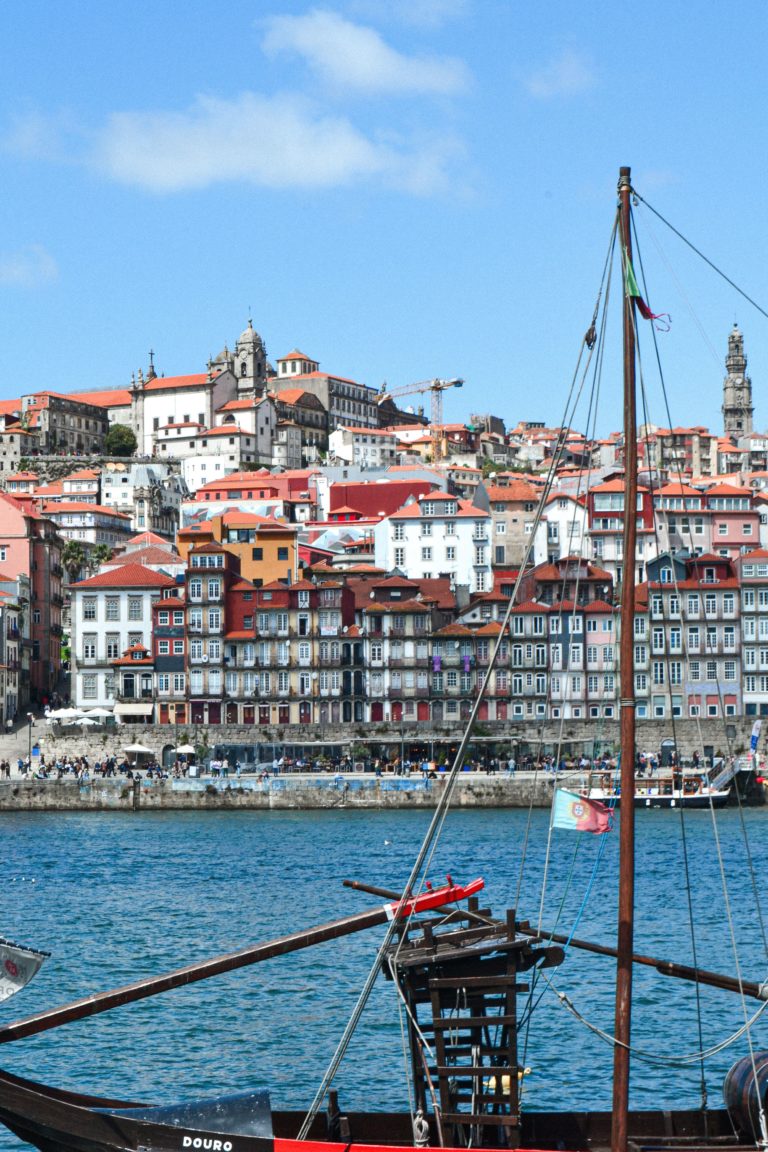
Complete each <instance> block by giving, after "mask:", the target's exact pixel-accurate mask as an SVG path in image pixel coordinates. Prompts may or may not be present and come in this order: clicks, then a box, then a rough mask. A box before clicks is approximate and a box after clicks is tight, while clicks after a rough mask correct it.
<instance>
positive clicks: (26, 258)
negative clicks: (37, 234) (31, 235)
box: [0, 244, 59, 288]
mask: <svg viewBox="0 0 768 1152" xmlns="http://www.w3.org/2000/svg"><path fill="white" fill-rule="evenodd" d="M58 275H59V269H58V267H57V264H56V261H55V260H54V258H53V256H51V254H50V253H49V252H47V251H46V250H45V248H43V246H42V245H41V244H30V245H28V246H27V247H26V248H20V249H19V250H18V251H16V252H8V253H5V254H4V253H2V252H0V285H3V286H6V287H11V288H37V287H39V286H40V285H41V284H49V283H50V282H51V281H52V280H56V279H57V278H58Z"/></svg>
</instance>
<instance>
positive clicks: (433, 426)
mask: <svg viewBox="0 0 768 1152" xmlns="http://www.w3.org/2000/svg"><path fill="white" fill-rule="evenodd" d="M463 387H464V381H463V380H462V379H461V378H460V377H457V378H456V379H455V380H421V381H420V382H419V383H418V384H406V385H404V386H403V387H402V388H392V389H391V390H390V389H389V388H387V386H386V384H383V385H382V387H381V392H380V393H379V396H378V402H379V403H381V401H382V400H388V399H392V400H394V399H396V398H397V397H398V396H416V395H417V394H423V393H424V392H429V394H430V396H431V397H432V401H431V405H430V415H429V423H430V434H431V437H432V462H433V464H436V463H437V461H438V459H439V458H440V456H441V455H442V453H441V451H440V445H441V433H442V428H443V392H447V391H448V389H449V388H463Z"/></svg>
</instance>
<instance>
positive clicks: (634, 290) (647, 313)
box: [624, 248, 672, 332]
mask: <svg viewBox="0 0 768 1152" xmlns="http://www.w3.org/2000/svg"><path fill="white" fill-rule="evenodd" d="M624 267H625V268H626V270H627V273H626V276H627V296H629V297H631V298H632V299H633V300H634V302H635V304H636V306H637V310H638V312H639V313H640V315H641V316H642V318H643V320H655V321H659V323H657V324H656V327H657V329H658V330H659V332H669V326H670V324H671V323H672V320H671V317H670V315H669V313H668V312H651V310H650V308H649V307H648V305H647V304H646V302H645V300H643V297H642V296H641V294H640V289H639V288H638V286H637V280H636V279H635V270H634V268H633V267H632V261H631V260H630V258H629V255H628V253H627V250H626V248H625V249H624Z"/></svg>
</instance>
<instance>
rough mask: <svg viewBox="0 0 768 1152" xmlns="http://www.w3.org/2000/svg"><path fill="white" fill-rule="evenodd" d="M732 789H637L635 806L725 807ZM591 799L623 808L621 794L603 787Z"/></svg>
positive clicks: (591, 795)
mask: <svg viewBox="0 0 768 1152" xmlns="http://www.w3.org/2000/svg"><path fill="white" fill-rule="evenodd" d="M730 796H731V793H730V790H728V791H725V792H690V793H688V792H683V793H682V794H681V793H680V792H677V791H676V792H673V793H671V794H670V793H664V792H643V791H636V792H635V795H634V806H635V808H636V809H640V808H710V807H711V808H724V807H725V806H726V804H727V803H728V801H729V799H730ZM589 798H590V800H599V801H600V802H601V803H602V804H608V805H609V806H610V807H611V808H621V796H617V795H615V793H611V792H606V791H605V790H604V789H602V788H592V789H591V790H590V793H589Z"/></svg>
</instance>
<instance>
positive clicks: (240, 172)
mask: <svg viewBox="0 0 768 1152" xmlns="http://www.w3.org/2000/svg"><path fill="white" fill-rule="evenodd" d="M455 151H456V145H455V144H454V142H453V141H452V140H450V139H443V140H440V139H438V140H433V141H431V142H429V143H428V144H427V145H426V146H423V147H416V146H415V145H404V144H403V143H402V142H401V141H393V140H392V139H388V140H387V141H380V140H376V139H369V138H368V137H367V136H366V135H365V134H364V133H363V132H361V131H360V130H359V129H357V128H356V127H355V126H354V125H353V124H352V123H351V122H350V121H349V120H348V119H347V118H346V117H343V116H336V115H334V116H330V115H326V114H322V113H319V112H318V111H317V110H316V109H314V108H313V107H312V106H311V105H309V104H308V103H307V102H306V101H304V100H300V99H298V98H297V97H292V96H287V95H282V96H281V95H277V96H272V97H266V96H260V95H257V94H255V93H245V94H243V95H242V96H240V97H239V98H237V99H236V100H232V101H227V100H221V99H216V98H212V97H200V98H198V100H197V101H196V102H195V104H194V105H193V106H192V108H190V109H189V110H188V111H186V112H154V113H142V112H131V113H121V114H118V115H114V116H112V117H111V118H110V120H109V121H108V123H107V126H106V128H105V130H104V131H103V132H102V133H101V136H100V139H99V141H98V143H97V146H96V149H95V151H94V153H93V157H92V160H93V163H94V164H95V166H96V167H97V168H98V169H99V170H100V171H102V172H103V173H105V174H106V175H108V176H109V177H110V178H111V179H113V180H117V181H119V182H121V183H124V184H132V185H136V186H138V187H142V188H146V189H149V190H151V191H154V192H176V191H180V190H183V189H190V188H203V187H207V186H209V185H212V184H218V183H227V182H232V181H244V182H247V183H251V184H254V185H258V186H260V187H266V188H330V187H337V186H343V185H349V184H352V183H355V182H359V181H368V182H371V181H373V182H376V181H379V182H381V183H382V184H383V185H386V186H388V187H395V188H399V189H401V190H404V191H409V192H414V193H418V194H420V195H423V194H428V193H429V192H432V191H435V190H436V189H437V188H439V187H440V186H442V185H445V184H446V183H447V166H448V163H449V160H450V159H451V158H452V157H453V155H454V154H455Z"/></svg>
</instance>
